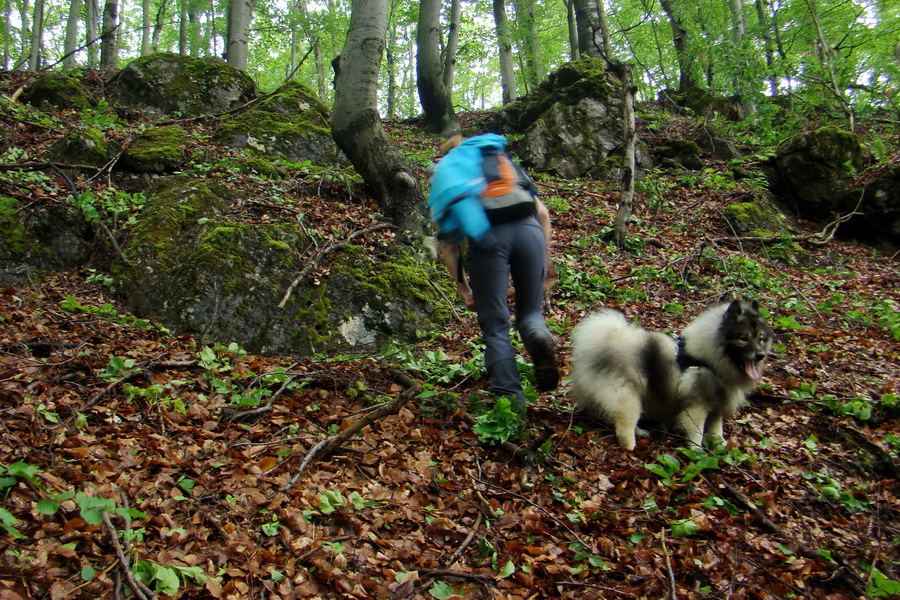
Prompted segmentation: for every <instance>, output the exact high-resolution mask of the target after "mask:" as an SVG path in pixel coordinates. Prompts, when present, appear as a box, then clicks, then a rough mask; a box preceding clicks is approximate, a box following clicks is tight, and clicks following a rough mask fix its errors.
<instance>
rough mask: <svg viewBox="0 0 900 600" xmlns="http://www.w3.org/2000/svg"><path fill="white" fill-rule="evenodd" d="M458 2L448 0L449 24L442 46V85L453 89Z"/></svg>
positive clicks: (458, 13)
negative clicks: (445, 41)
mask: <svg viewBox="0 0 900 600" xmlns="http://www.w3.org/2000/svg"><path fill="white" fill-rule="evenodd" d="M459 5H460V2H459V0H450V26H449V31H448V32H447V44H446V45H445V46H444V55H443V60H442V61H441V63H443V65H444V67H443V69H444V72H443V76H444V87H446V88H447V89H448V90H452V89H453V76H454V74H455V73H456V50H457V48H458V47H459V25H460V16H461V11H460V6H459Z"/></svg>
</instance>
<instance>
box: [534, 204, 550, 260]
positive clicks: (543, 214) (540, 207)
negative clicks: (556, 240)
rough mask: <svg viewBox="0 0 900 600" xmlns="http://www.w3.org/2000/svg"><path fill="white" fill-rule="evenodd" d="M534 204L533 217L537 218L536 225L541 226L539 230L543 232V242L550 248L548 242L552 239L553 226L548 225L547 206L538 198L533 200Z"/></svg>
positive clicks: (548, 213) (548, 212)
mask: <svg viewBox="0 0 900 600" xmlns="http://www.w3.org/2000/svg"><path fill="white" fill-rule="evenodd" d="M534 204H535V210H536V212H535V216H536V217H537V220H538V223H540V224H541V229H543V230H544V241H545V242H546V243H547V247H548V248H549V247H550V242H551V240H552V239H553V226H552V225H551V224H550V211H549V210H548V209H547V205H546V204H544V203H543V202H541V199H540V198H535V199H534Z"/></svg>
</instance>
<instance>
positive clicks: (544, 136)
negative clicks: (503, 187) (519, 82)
mask: <svg viewBox="0 0 900 600" xmlns="http://www.w3.org/2000/svg"><path fill="white" fill-rule="evenodd" d="M623 97H624V90H623V84H622V82H621V80H620V79H619V77H618V76H617V75H616V73H615V72H614V71H613V70H611V69H609V68H607V65H606V61H604V60H601V59H596V58H585V59H581V60H578V61H574V62H570V63H567V64H565V65H563V66H562V67H560V69H559V70H558V71H556V72H555V73H553V74H551V75H550V77H548V78H547V79H546V80H545V81H544V82H543V83H542V84H541V86H540V87H539V89H538V90H537V91H536V92H534V93H533V94H529V95H528V96H526V97H525V98H522V99H520V100H517V101H516V102H514V103H512V104H511V105H510V106H508V107H507V108H505V109H504V110H503V111H502V113H501V115H500V118H499V120H498V122H497V123H496V128H497V130H499V131H501V132H503V133H524V135H523V138H522V141H521V142H520V143H518V144H517V145H516V148H515V150H516V155H517V156H518V158H519V159H520V160H521V162H522V164H523V166H525V167H526V168H529V169H532V170H534V171H543V172H548V173H552V174H554V175H557V176H559V177H564V178H576V177H584V176H588V175H596V174H597V169H602V170H604V171H609V159H611V158H612V157H614V156H615V155H616V154H617V153H619V152H620V151H621V146H622V139H623V138H622V134H623V127H622V119H623V110H622V102H623ZM637 159H638V163H639V164H641V165H644V166H646V165H648V164H649V162H650V161H649V158H648V156H647V153H646V151H644V150H643V149H642V148H639V149H638V152H637Z"/></svg>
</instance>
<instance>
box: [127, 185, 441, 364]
mask: <svg viewBox="0 0 900 600" xmlns="http://www.w3.org/2000/svg"><path fill="white" fill-rule="evenodd" d="M232 193H233V192H231V191H229V190H228V189H227V188H225V187H224V186H220V185H218V184H216V183H214V182H211V181H207V180H202V179H197V178H189V177H181V176H170V177H164V178H161V179H159V180H157V181H156V182H155V183H154V184H153V185H152V186H151V187H150V188H149V189H148V190H147V191H146V192H145V195H146V196H147V203H146V205H145V208H144V211H143V212H142V214H141V218H140V221H139V223H138V225H137V226H136V227H135V229H134V230H133V232H132V234H131V235H130V236H129V240H128V243H127V245H126V246H125V247H124V248H123V251H124V252H125V256H126V257H127V258H128V260H129V262H130V263H131V265H130V266H126V265H123V264H119V265H118V266H117V267H116V269H115V275H116V281H117V287H118V289H119V291H120V293H121V295H122V299H123V302H124V304H125V305H126V306H127V307H128V308H129V309H130V310H131V311H132V312H133V313H134V314H136V315H138V316H145V317H146V316H153V317H156V318H159V319H161V320H163V322H165V323H167V324H170V325H171V326H172V327H174V328H176V329H178V330H180V331H184V332H189V333H193V334H194V335H197V336H198V337H201V338H204V339H208V340H213V341H223V342H231V341H234V342H237V343H239V344H240V345H241V346H243V347H244V348H246V349H247V350H250V351H253V352H271V353H282V352H290V353H295V354H311V353H313V352H323V351H348V350H352V351H372V350H376V349H377V348H378V347H379V346H380V344H382V343H384V342H385V341H388V340H392V339H397V338H404V339H412V338H414V337H415V335H416V333H415V332H416V330H417V329H426V328H433V327H435V326H437V325H440V324H443V323H444V322H445V321H446V319H447V318H449V315H450V308H449V306H448V305H447V304H446V302H445V301H443V300H441V296H440V294H438V293H437V292H436V291H435V290H434V287H433V285H432V284H431V283H430V280H431V279H433V278H434V274H433V273H432V272H430V271H429V270H430V269H434V268H436V266H434V265H429V264H423V263H419V262H418V261H416V260H414V259H413V258H411V257H410V256H408V255H405V254H403V253H402V252H400V250H397V254H396V255H392V256H390V257H386V256H383V257H378V258H377V260H376V259H375V258H373V257H371V256H369V254H368V253H367V252H366V251H364V250H363V249H362V248H359V247H354V246H346V247H345V248H343V249H342V250H341V251H340V254H339V255H338V256H337V257H336V259H335V262H334V263H333V264H332V265H331V268H330V271H329V274H328V276H327V277H325V278H324V279H323V280H322V281H320V282H319V283H318V284H317V285H313V284H312V283H311V282H309V281H302V282H300V284H299V285H298V286H297V287H296V288H295V289H294V290H293V293H292V294H291V296H290V298H289V300H288V302H287V303H286V304H285V306H284V308H283V309H279V308H278V304H279V303H280V302H281V300H282V298H283V297H284V295H285V292H286V291H287V289H288V287H289V286H290V284H291V282H292V281H293V280H294V278H295V277H296V276H297V274H298V273H299V272H300V271H302V269H303V267H304V266H305V263H304V262H303V261H301V260H300V259H299V258H298V254H299V252H300V251H301V249H303V248H306V247H308V246H309V240H308V239H307V238H306V234H305V233H304V232H303V231H301V230H300V229H299V228H297V226H296V225H295V224H293V223H289V222H286V221H285V222H274V223H266V224H259V225H249V224H246V223H242V222H234V221H231V220H229V219H228V217H227V214H226V211H227V210H228V201H227V200H228V199H229V195H230V194H232Z"/></svg>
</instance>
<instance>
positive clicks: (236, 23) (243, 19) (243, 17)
mask: <svg viewBox="0 0 900 600" xmlns="http://www.w3.org/2000/svg"><path fill="white" fill-rule="evenodd" d="M252 16H253V0H231V3H230V4H229V5H228V35H227V42H226V46H225V57H226V60H227V61H228V64H229V65H231V66H232V67H234V68H235V69H240V70H241V71H246V70H247V54H248V49H249V43H250V20H251V18H252Z"/></svg>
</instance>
